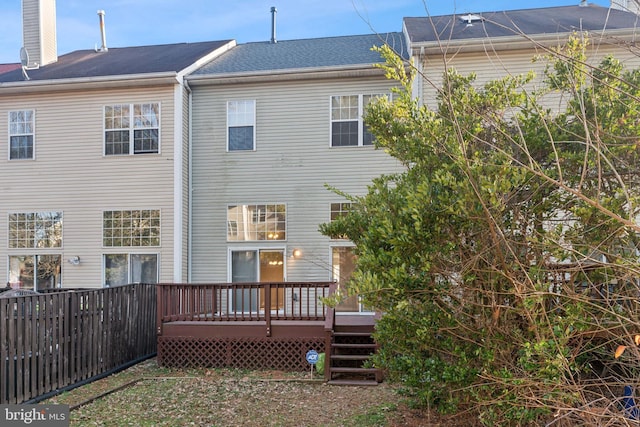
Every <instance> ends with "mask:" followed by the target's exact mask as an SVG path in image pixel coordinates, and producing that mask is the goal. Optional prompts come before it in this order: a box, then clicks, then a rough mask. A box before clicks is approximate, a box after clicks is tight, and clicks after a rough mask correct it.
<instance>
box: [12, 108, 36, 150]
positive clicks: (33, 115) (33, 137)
mask: <svg viewBox="0 0 640 427" xmlns="http://www.w3.org/2000/svg"><path fill="white" fill-rule="evenodd" d="M27 111H29V112H31V129H32V132H31V133H20V134H12V133H11V113H19V112H27ZM29 135H30V136H31V151H32V153H31V157H30V158H29V157H25V158H15V159H12V158H11V138H12V137H15V136H29ZM35 159H36V110H35V108H24V109H19V110H9V111H8V112H7V160H9V161H16V160H17V161H20V160H35Z"/></svg>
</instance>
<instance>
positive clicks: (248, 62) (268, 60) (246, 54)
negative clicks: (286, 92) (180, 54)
mask: <svg viewBox="0 0 640 427" xmlns="http://www.w3.org/2000/svg"><path fill="white" fill-rule="evenodd" d="M384 43H388V44H389V45H390V46H392V47H394V48H395V49H396V50H397V51H398V52H402V54H403V55H404V56H405V57H406V56H407V53H406V47H405V46H404V44H405V43H404V37H403V34H402V33H399V32H396V33H384V34H367V35H360V36H343V37H326V38H316V39H301V40H284V41H278V42H277V43H270V42H256V43H245V44H239V45H237V46H235V47H234V48H233V49H231V50H229V51H228V52H226V53H224V54H223V55H221V56H219V57H217V58H214V59H213V60H211V62H209V63H208V64H206V65H205V66H203V67H201V68H200V69H199V70H197V71H195V72H194V73H193V74H194V75H212V74H229V73H251V72H267V71H271V70H273V71H282V70H299V69H305V68H307V69H308V68H326V67H346V66H357V65H371V64H374V63H380V62H383V61H382V58H381V57H380V55H379V54H378V53H377V52H373V51H371V48H372V47H373V46H374V45H375V46H381V45H383V44H384Z"/></svg>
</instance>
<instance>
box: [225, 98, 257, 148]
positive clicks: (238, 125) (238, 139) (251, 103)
mask: <svg viewBox="0 0 640 427" xmlns="http://www.w3.org/2000/svg"><path fill="white" fill-rule="evenodd" d="M255 136H256V101H255V100H242V101H228V102H227V151H240V150H255V148H256V142H255V141H256V137H255Z"/></svg>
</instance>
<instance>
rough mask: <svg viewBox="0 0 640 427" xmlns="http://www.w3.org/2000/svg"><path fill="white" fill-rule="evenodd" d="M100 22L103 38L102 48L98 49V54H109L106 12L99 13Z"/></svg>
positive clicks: (100, 11)
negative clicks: (105, 21)
mask: <svg viewBox="0 0 640 427" xmlns="http://www.w3.org/2000/svg"><path fill="white" fill-rule="evenodd" d="M98 20H99V21H100V37H101V38H102V46H100V49H98V52H107V51H108V50H109V49H108V48H107V32H106V31H105V29H104V10H99V11H98Z"/></svg>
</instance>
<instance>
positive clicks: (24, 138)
mask: <svg viewBox="0 0 640 427" xmlns="http://www.w3.org/2000/svg"><path fill="white" fill-rule="evenodd" d="M34 134H35V113H34V111H33V110H19V111H9V160H19V159H33V157H34V150H33V146H34Z"/></svg>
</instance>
